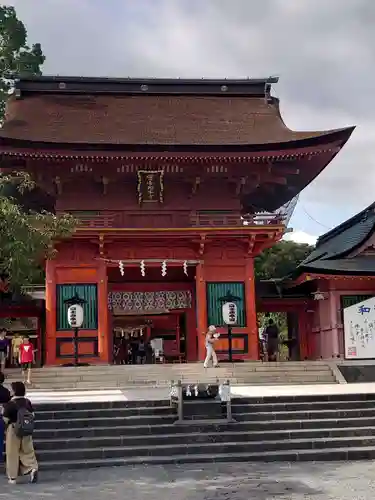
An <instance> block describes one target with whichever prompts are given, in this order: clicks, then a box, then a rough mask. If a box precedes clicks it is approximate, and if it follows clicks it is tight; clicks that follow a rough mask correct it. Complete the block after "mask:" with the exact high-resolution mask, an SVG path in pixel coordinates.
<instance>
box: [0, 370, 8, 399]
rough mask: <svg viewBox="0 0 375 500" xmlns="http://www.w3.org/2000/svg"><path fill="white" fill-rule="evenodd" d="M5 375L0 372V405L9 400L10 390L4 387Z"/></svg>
mask: <svg viewBox="0 0 375 500" xmlns="http://www.w3.org/2000/svg"><path fill="white" fill-rule="evenodd" d="M4 382H5V376H4V373H2V372H0V405H4V404H5V403H8V402H9V401H10V398H11V396H10V392H9V391H8V389H7V388H6V387H4Z"/></svg>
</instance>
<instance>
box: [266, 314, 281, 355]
mask: <svg viewBox="0 0 375 500" xmlns="http://www.w3.org/2000/svg"><path fill="white" fill-rule="evenodd" d="M264 333H265V335H266V339H267V353H268V361H277V355H278V353H279V329H278V327H277V325H275V323H274V321H273V319H272V318H270V319H269V320H268V326H267V328H266V330H265V332H264Z"/></svg>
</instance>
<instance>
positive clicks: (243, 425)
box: [35, 417, 375, 440]
mask: <svg viewBox="0 0 375 500" xmlns="http://www.w3.org/2000/svg"><path fill="white" fill-rule="evenodd" d="M82 421H83V420H81V422H82ZM85 423H86V424H87V419H85ZM74 425H77V421H75V422H74ZM367 427H370V428H375V418H368V417H359V418H341V419H336V418H331V419H323V420H319V419H316V420H312V419H308V420H265V421H254V422H251V421H250V422H236V423H233V424H232V423H230V424H228V423H224V422H221V423H215V425H212V424H210V423H199V424H198V423H196V422H194V421H193V422H189V432H192V433H194V432H201V433H205V434H207V435H208V434H212V433H213V432H214V431H216V432H224V431H227V430H228V429H229V430H238V432H242V433H243V434H247V433H250V434H251V435H252V434H253V433H254V432H258V433H267V432H270V433H277V432H279V431H285V432H293V431H305V430H306V431H307V430H316V431H319V430H320V429H346V430H347V431H348V433H349V435H351V434H350V433H351V429H356V428H359V429H362V428H367ZM186 432H187V429H186V426H184V425H175V423H174V422H173V423H171V422H167V423H158V424H157V426H151V425H149V424H147V423H144V422H143V420H142V423H141V422H137V423H135V422H134V421H133V422H132V423H130V424H129V425H128V424H125V423H124V422H122V421H117V423H116V425H113V426H112V425H108V424H107V423H105V424H104V425H103V423H102V425H101V426H100V425H98V424H97V422H95V421H94V422H93V425H90V427H88V426H87V425H86V426H84V427H82V426H79V427H74V426H73V425H71V426H67V427H58V426H55V427H53V426H51V428H48V429H46V428H42V427H38V425H37V427H36V430H35V438H36V439H43V440H54V439H64V440H69V439H78V438H86V439H90V438H92V437H101V436H106V437H108V436H116V437H117V438H119V439H120V436H122V437H124V436H132V437H137V436H151V435H152V436H154V435H155V436H156V435H161V436H165V435H170V434H183V433H186ZM364 435H367V434H366V433H365V434H364Z"/></svg>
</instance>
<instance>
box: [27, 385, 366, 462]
mask: <svg viewBox="0 0 375 500" xmlns="http://www.w3.org/2000/svg"><path fill="white" fill-rule="evenodd" d="M201 404H202V405H203V404H207V405H210V401H207V402H205V403H204V402H202V403H201ZM207 410H209V408H208V406H207ZM232 411H233V417H234V419H235V420H236V421H235V422H233V423H226V422H223V423H212V422H211V423H210V421H209V420H207V421H202V419H197V420H194V418H192V419H191V420H190V421H189V422H188V424H187V425H186V424H181V423H177V415H176V410H175V409H173V408H171V407H170V405H169V402H168V401H153V402H151V401H148V402H147V401H138V402H135V401H133V402H112V403H108V402H107V403H104V402H96V403H94V402H92V403H81V404H77V403H64V404H39V405H36V412H37V428H36V431H35V437H34V440H35V448H36V450H37V454H38V460H39V463H40V467H41V469H42V470H46V469H58V470H61V469H78V468H88V467H101V466H115V465H134V464H167V463H204V462H212V461H217V462H236V461H250V462H251V461H308V460H357V459H358V460H362V459H374V458H375V394H371V395H366V394H350V395H333V396H327V395H324V396H323V395H320V396H282V397H267V398H256V399H254V398H252V399H235V400H233V401H232ZM200 413H201V412H200Z"/></svg>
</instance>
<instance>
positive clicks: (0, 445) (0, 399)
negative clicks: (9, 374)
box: [0, 372, 11, 463]
mask: <svg viewBox="0 0 375 500" xmlns="http://www.w3.org/2000/svg"><path fill="white" fill-rule="evenodd" d="M4 380H5V377H4V373H2V372H0V463H2V459H3V450H4V431H5V428H4V420H3V417H2V413H3V405H5V404H6V403H9V401H10V399H11V395H10V392H9V391H8V389H7V388H6V387H4Z"/></svg>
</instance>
